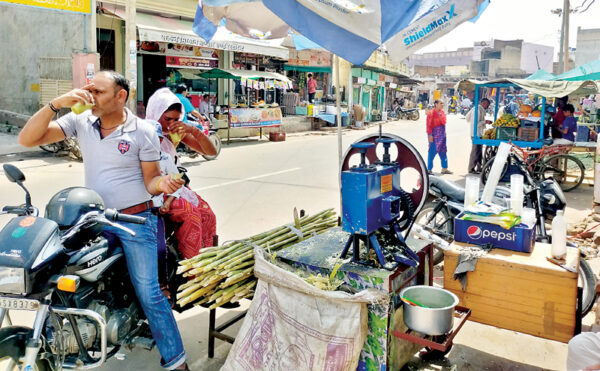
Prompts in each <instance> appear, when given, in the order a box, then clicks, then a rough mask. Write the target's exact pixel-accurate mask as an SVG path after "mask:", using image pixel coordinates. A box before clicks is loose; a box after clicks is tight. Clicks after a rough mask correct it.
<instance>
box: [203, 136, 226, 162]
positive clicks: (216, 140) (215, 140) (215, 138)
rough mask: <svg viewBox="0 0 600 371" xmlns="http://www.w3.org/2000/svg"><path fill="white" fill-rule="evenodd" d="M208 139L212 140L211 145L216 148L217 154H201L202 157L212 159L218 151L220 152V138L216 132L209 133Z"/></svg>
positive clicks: (216, 155)
mask: <svg viewBox="0 0 600 371" xmlns="http://www.w3.org/2000/svg"><path fill="white" fill-rule="evenodd" d="M208 139H209V140H210V141H211V142H212V144H213V146H215V149H216V150H217V154H215V155H213V156H209V155H202V157H204V159H206V160H208V161H212V160H214V159H216V158H217V157H218V156H219V153H221V138H220V137H219V135H218V134H217V133H211V134H210V135H209V136H208Z"/></svg>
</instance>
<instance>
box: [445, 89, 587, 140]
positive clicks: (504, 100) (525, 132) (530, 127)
mask: <svg viewBox="0 0 600 371" xmlns="http://www.w3.org/2000/svg"><path fill="white" fill-rule="evenodd" d="M457 89H459V90H464V91H473V92H474V97H475V102H476V103H478V102H480V101H481V99H483V98H488V99H489V100H490V101H491V104H490V108H491V110H492V111H493V123H494V124H493V128H488V129H487V130H486V132H484V133H478V132H477V123H476V122H475V121H476V118H477V113H478V112H477V111H478V110H479V104H475V115H473V116H474V122H473V123H472V124H473V125H474V127H475V132H474V138H473V144H481V145H485V146H492V147H497V146H499V145H500V143H501V142H506V141H509V140H510V141H512V142H513V143H515V144H516V145H518V146H519V147H529V148H540V147H542V146H543V139H544V133H545V131H544V128H545V126H546V125H547V122H548V119H549V117H548V116H549V115H548V113H547V112H546V103H547V99H550V98H560V97H564V96H569V97H573V96H584V95H589V94H596V92H597V90H598V87H597V85H596V83H595V82H593V81H590V80H588V81H542V80H522V79H500V80H492V81H475V80H462V81H460V82H459V83H458V84H457ZM515 108H516V109H515ZM509 111H510V112H509ZM507 114H510V115H511V116H508V115H507ZM505 115H506V116H505ZM492 129H493V130H492ZM486 133H487V134H488V135H486ZM491 133H493V135H490V134H491Z"/></svg>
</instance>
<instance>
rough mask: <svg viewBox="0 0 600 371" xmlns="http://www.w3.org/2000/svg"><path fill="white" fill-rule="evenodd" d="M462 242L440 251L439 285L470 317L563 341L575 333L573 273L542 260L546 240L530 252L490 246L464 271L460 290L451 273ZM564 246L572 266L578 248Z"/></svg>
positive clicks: (546, 253) (547, 250)
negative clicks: (464, 282) (464, 281)
mask: <svg viewBox="0 0 600 371" xmlns="http://www.w3.org/2000/svg"><path fill="white" fill-rule="evenodd" d="M463 246H468V245H467V244H463V243H459V242H454V243H452V245H451V249H450V250H448V251H446V252H445V253H444V288H446V289H447V290H450V291H452V292H453V293H454V294H456V295H457V296H458V298H459V299H460V304H459V305H461V306H463V307H467V308H470V309H471V317H470V320H472V321H476V322H480V323H484V324H488V325H492V326H496V327H500V328H504V329H508V330H514V331H518V332H523V333H527V334H531V335H534V336H538V337H542V338H546V339H551V340H558V341H562V342H568V341H569V340H570V339H571V338H572V337H573V336H574V334H575V328H576V322H577V316H576V310H577V277H578V274H577V273H572V272H568V271H566V270H564V269H563V268H561V267H559V266H557V265H554V264H552V263H550V262H548V261H547V260H546V257H547V256H550V245H549V244H542V243H536V244H535V246H534V247H533V249H532V251H531V253H529V254H526V253H520V252H515V251H510V250H502V249H493V250H492V251H491V252H490V253H488V254H487V255H485V256H483V257H480V258H479V260H478V262H477V265H476V267H475V271H474V272H468V273H467V287H466V291H465V292H463V291H462V285H461V283H460V281H458V280H455V279H454V278H453V275H454V270H455V269H456V265H457V262H458V255H459V250H460V248H461V247H463ZM567 250H568V254H567V262H573V264H574V268H575V270H577V269H578V267H579V250H577V249H573V248H568V249H567Z"/></svg>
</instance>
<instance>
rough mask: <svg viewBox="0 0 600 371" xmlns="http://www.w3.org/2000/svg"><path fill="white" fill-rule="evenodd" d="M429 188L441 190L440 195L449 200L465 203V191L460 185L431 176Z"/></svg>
mask: <svg viewBox="0 0 600 371" xmlns="http://www.w3.org/2000/svg"><path fill="white" fill-rule="evenodd" d="M429 186H430V187H434V188H436V189H437V190H439V193H441V194H443V195H444V196H446V197H448V198H449V199H452V200H455V201H460V202H464V201H465V189H464V188H463V187H461V186H459V185H458V184H456V183H454V182H451V181H449V180H446V179H444V178H441V177H437V176H431V175H430V176H429Z"/></svg>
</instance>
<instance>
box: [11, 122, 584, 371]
mask: <svg viewBox="0 0 600 371" xmlns="http://www.w3.org/2000/svg"><path fill="white" fill-rule="evenodd" d="M377 131H378V128H377V127H371V128H369V129H366V130H351V131H344V135H343V148H344V151H345V150H346V148H347V147H348V146H349V145H350V144H351V143H352V142H354V141H355V140H357V139H359V138H360V137H362V136H365V135H367V134H373V133H376V132H377ZM383 131H384V132H387V133H392V134H396V135H399V136H401V137H403V138H405V139H407V140H408V141H410V142H411V143H412V144H413V145H414V146H415V147H416V148H417V149H418V150H419V151H420V152H421V155H422V156H423V158H424V159H425V161H426V159H427V152H426V151H427V137H426V134H425V119H424V117H423V116H422V117H421V119H420V120H419V121H417V122H414V121H395V122H388V123H386V124H384V126H383ZM447 133H448V157H449V168H450V169H451V170H452V171H454V173H455V174H454V175H447V177H448V179H452V180H460V181H462V180H463V179H464V174H465V173H466V170H467V163H468V155H469V152H470V149H471V144H470V137H469V129H468V126H467V124H466V122H465V120H464V119H463V118H462V117H461V116H460V115H458V116H457V115H449V118H448V125H447ZM337 151H338V150H337V137H336V135H335V132H333V133H327V134H324V135H315V134H311V135H308V134H307V135H305V134H300V135H294V136H288V138H287V140H286V141H285V142H268V141H266V140H264V139H263V140H260V141H257V140H248V141H244V142H242V143H235V144H232V145H230V146H228V145H224V146H223V149H222V151H221V154H220V156H219V157H218V159H217V160H215V161H204V159H202V158H201V157H198V158H196V159H190V158H187V157H186V158H184V165H185V166H186V167H187V168H188V175H189V176H190V178H191V187H192V188H193V189H194V190H195V191H197V192H198V193H199V194H200V195H201V196H202V197H203V198H204V199H205V200H206V201H207V202H208V203H209V204H210V206H211V207H212V209H213V210H214V212H215V213H216V215H217V232H218V234H219V239H220V241H221V242H224V241H226V240H231V239H238V238H244V237H248V236H251V235H253V234H256V233H259V232H262V231H266V230H268V229H270V228H272V227H275V226H279V225H282V224H287V223H290V222H291V221H292V210H293V208H294V207H297V208H298V209H305V210H306V211H307V213H309V214H312V213H315V212H317V211H320V210H323V209H325V208H329V207H334V208H336V210H339V203H340V198H339V180H338V179H339V168H338V160H337V156H338V152H337ZM21 159H22V160H21ZM0 162H4V163H6V162H11V163H13V164H15V165H17V166H18V167H19V168H20V169H21V170H22V171H23V172H24V173H25V175H26V177H27V181H26V182H25V185H26V186H27V187H28V188H29V190H30V192H31V195H32V199H33V203H34V205H36V206H38V207H39V208H40V209H41V210H43V208H44V205H45V203H46V202H47V201H48V200H49V199H50V197H51V196H52V195H53V194H54V193H56V192H57V191H59V190H61V189H63V188H65V187H68V186H74V185H83V165H82V164H80V163H77V162H72V161H68V160H66V159H63V158H55V157H49V156H45V157H41V158H40V157H35V158H31V157H26V156H23V155H16V156H12V157H6V156H3V157H0ZM439 171H440V163H439V159H436V162H435V166H434V172H437V173H439ZM586 188H588V187H586ZM0 189H1V190H2V192H0V205H15V204H19V203H21V202H23V201H24V193H23V192H22V190H21V189H20V188H19V187H18V186H17V185H15V184H12V183H9V182H8V181H7V180H6V179H5V177H4V176H3V174H0ZM115 191H118V190H115ZM578 191H579V190H578ZM582 192H583V191H581V192H580V193H579V196H578V197H579V199H583V195H584V193H582ZM587 194H588V195H589V194H591V192H589V191H587ZM574 195H575V196H577V193H575V194H574ZM589 197H591V196H589ZM589 197H588V198H589ZM582 202H583V201H582ZM589 202H590V201H585V202H584V203H585V204H586V205H587V204H589ZM585 209H586V207H584V206H581V207H578V208H577V209H569V210H568V211H567V214H568V215H567V216H570V217H571V218H572V217H574V216H575V215H577V216H579V214H582V213H585ZM8 220H9V218H8V217H7V216H0V226H2V225H4V224H5V223H6V222H7V221H8ZM247 305H248V303H247V302H246V303H244V306H247ZM237 312H238V311H236V310H230V311H225V310H220V309H219V310H218V312H217V313H218V314H217V315H218V316H219V317H220V320H223V319H225V318H230V317H233V316H234V315H235V314H236V313H237ZM23 320H25V319H23ZM177 320H178V324H179V328H180V329H181V332H182V334H183V337H184V344H185V347H186V350H187V352H188V356H189V359H190V362H191V364H190V366H191V368H192V370H213V369H215V370H216V369H218V368H219V367H220V365H221V364H222V362H223V361H224V359H225V357H226V356H227V352H228V350H229V348H230V345H229V344H226V343H223V342H221V341H218V340H217V344H216V345H217V349H216V357H215V359H213V360H209V359H207V353H206V352H207V351H206V347H207V325H208V311H207V310H205V309H202V308H197V309H193V310H190V311H188V312H186V313H184V314H182V315H177ZM218 320H219V319H218ZM238 327H239V324H238V325H237V326H233V327H232V328H231V329H230V330H229V331H228V333H230V334H231V335H235V333H236V331H237V328H238ZM488 333H489V334H488ZM463 334H464V336H461V335H463ZM475 334H478V335H481V334H483V335H481V336H479V339H483V340H479V341H476V340H473V339H474V338H478V336H476V335H475ZM503 336H504V337H505V338H506V339H505V340H504V341H506V343H504V345H502V346H500V345H499V343H498V342H499V341H500V342H502V340H501V339H502V337H503ZM520 340H521V341H523V343H521V344H525V343H527V346H526V347H519V346H518V344H520ZM456 342H457V343H459V344H463V345H462V348H463V353H459V355H458V356H456V357H453V358H454V360H455V361H456V362H458V363H461V362H463V363H462V364H463V365H464V362H466V364H469V362H470V364H471V366H474V365H475V364H476V363H477V362H475V361H474V359H473V358H475V359H477V358H481V357H482V355H486V354H487V355H490V356H492V355H493V356H492V358H493V361H494V362H495V363H496V364H497V365H499V364H502V362H501V361H504V362H506V361H509V360H511V361H509V363H510V362H512V361H520V362H523V363H524V364H526V365H527V364H529V365H535V366H537V367H544V368H550V369H553V368H557V367H558V366H557V365H559V364H564V359H565V357H566V344H560V343H556V342H549V341H543V340H540V339H537V338H533V337H531V336H527V335H520V334H516V333H514V332H510V331H504V330H496V329H493V328H490V327H488V326H482V325H478V324H471V323H469V324H468V325H467V326H465V327H464V329H463V331H462V332H461V334H459V336H457V338H456ZM507 343H511V344H515V346H510V347H508V345H506V344H507ZM536 346H537V348H536ZM459 347H460V345H459ZM507 347H508V348H507ZM531 347H532V348H531ZM504 348H506V349H507V350H506V351H502V349H504ZM525 348H527V349H531V350H530V351H529V352H525V351H524V349H525ZM479 349H482V350H483V351H480V350H479ZM536 349H537V350H536ZM486 352H487V353H486ZM125 353H126V354H127V360H125V361H118V360H116V359H113V360H111V361H110V362H109V363H108V364H107V365H106V366H105V367H103V368H102V369H103V370H115V369H125V368H127V369H129V370H131V371H133V370H159V369H160V367H159V366H158V363H159V359H160V356H159V354H158V351H157V350H154V351H152V352H151V353H148V352H146V351H143V350H136V351H134V352H133V353H129V352H125ZM461 354H462V355H461ZM467 354H468V357H467V358H466V359H467V360H469V361H467V360H465V359H464V357H465V356H466V355H467ZM528 354H537V355H538V356H535V357H533V356H531V357H530V356H528ZM472 357H473V358H472ZM514 357H517V358H518V359H515V358H514ZM532 357H533V358H532ZM460 359H463V360H462V361H460ZM483 359H485V358H482V362H483ZM498 362H500V363H498ZM481 365H482V367H483V365H484V363H482V364H481ZM487 365H489V364H487ZM486 367H487V366H486ZM525 367H526V368H525V369H535V368H528V366H525ZM459 368H461V367H460V366H459ZM501 368H502V367H501ZM558 368H561V367H558ZM473 369H477V367H475V368H473ZM518 369H521V368H518Z"/></svg>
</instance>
